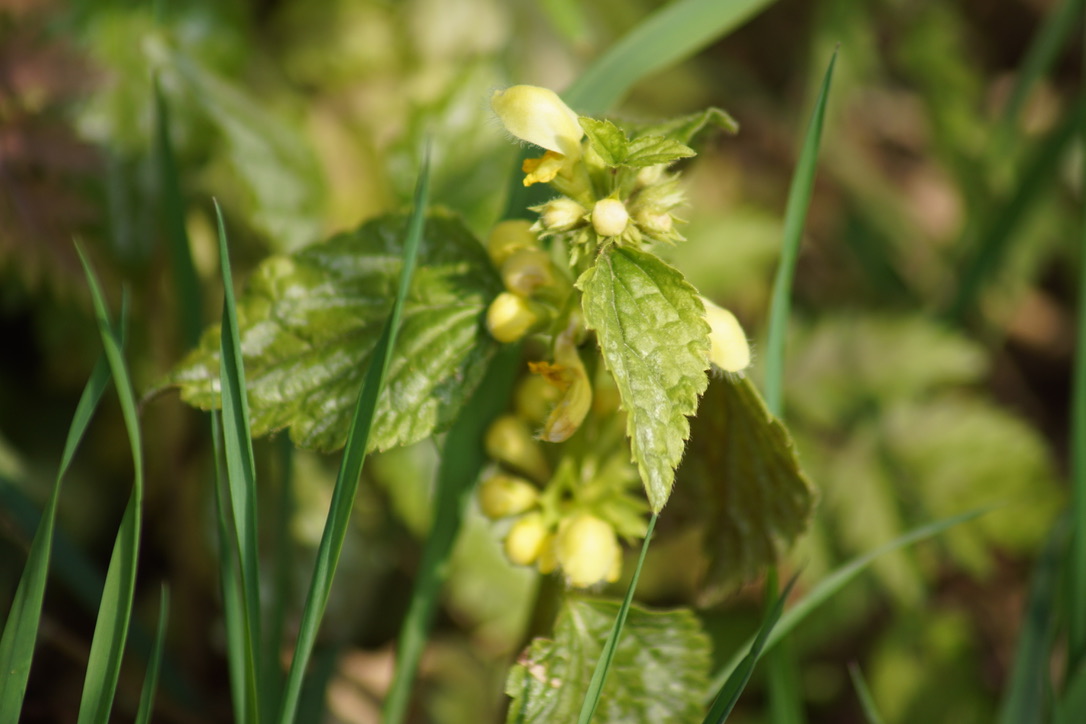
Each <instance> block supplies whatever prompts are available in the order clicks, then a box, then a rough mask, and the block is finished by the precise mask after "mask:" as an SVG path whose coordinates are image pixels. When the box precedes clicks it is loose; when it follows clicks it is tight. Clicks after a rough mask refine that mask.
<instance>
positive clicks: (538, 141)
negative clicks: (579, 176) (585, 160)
mask: <svg viewBox="0 0 1086 724" xmlns="http://www.w3.org/2000/svg"><path fill="white" fill-rule="evenodd" d="M490 107H491V108H493V109H494V112H495V113H496V114H497V115H498V118H499V119H500V120H501V122H502V125H503V126H505V130H507V131H509V132H510V133H512V134H513V135H514V136H516V137H517V138H519V139H521V140H522V141H527V142H528V143H533V144H535V145H536V146H539V147H540V148H542V149H545V150H546V153H544V154H543V155H542V156H540V157H539V158H529V159H525V161H524V164H523V165H522V166H521V170H522V171H524V173H525V176H524V185H525V186H531V185H532V184H537V183H548V182H550V181H553V180H554V179H555V178H556V177H557V176H558V175H559V174H567V175H568V173H569V171H570V170H571V169H572V167H573V165H574V164H575V163H576V162H577V161H579V160H580V158H581V139H582V138H584V129H583V128H581V124H580V123H579V122H578V120H577V114H576V113H574V112H573V110H572V109H571V108H570V107H569V106H567V105H566V104H565V103H563V102H562V99H561V98H559V97H558V94H557V93H555V92H554V91H552V90H550V89H549V88H540V87H538V86H534V85H515V86H513V87H511V88H506V89H505V90H503V91H501V90H499V91H494V95H493V96H491V98H490Z"/></svg>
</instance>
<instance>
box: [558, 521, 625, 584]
mask: <svg viewBox="0 0 1086 724" xmlns="http://www.w3.org/2000/svg"><path fill="white" fill-rule="evenodd" d="M555 552H556V553H557V556H558V562H559V563H560V564H561V566H562V570H563V571H564V572H565V574H566V580H567V581H569V584H570V585H571V586H573V587H574V588H588V587H589V586H594V585H596V584H597V583H601V582H603V581H608V580H617V579H618V574H619V572H620V570H621V565H622V563H621V560H622V559H621V556H622V549H621V548H619V545H618V538H617V537H616V536H615V529H614V528H613V527H611V524H610V523H608V522H606V521H603V520H600V519H599V518H597V517H596V516H594V515H589V514H588V513H579V514H577V515H576V516H574V517H572V518H566V519H565V520H563V521H562V523H561V526H560V527H559V529H558V540H557V543H556V546H555ZM616 562H617V565H616Z"/></svg>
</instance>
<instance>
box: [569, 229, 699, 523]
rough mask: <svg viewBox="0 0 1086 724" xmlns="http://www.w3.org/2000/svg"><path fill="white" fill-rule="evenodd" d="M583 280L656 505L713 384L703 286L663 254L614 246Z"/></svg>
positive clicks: (591, 319)
mask: <svg viewBox="0 0 1086 724" xmlns="http://www.w3.org/2000/svg"><path fill="white" fill-rule="evenodd" d="M577 285H578V286H579V287H580V288H581V290H582V291H583V292H584V298H583V308H584V316H585V322H586V323H587V324H588V327H589V328H590V329H594V330H596V334H597V336H598V338H599V343H600V349H601V350H602V351H603V359H604V361H605V362H606V364H607V368H608V369H609V370H610V371H611V374H612V375H614V378H615V382H616V383H617V384H618V389H619V394H620V396H621V398H622V405H623V407H625V408H626V411H627V413H628V417H627V426H626V432H627V434H628V435H629V436H630V438H631V448H632V451H633V458H634V460H635V461H636V462H637V466H638V469H639V470H640V472H641V479H642V481H643V482H644V484H645V491H646V493H647V494H648V498H649V503H650V504H651V505H652V509H653V511H657V512H658V511H659V510H660V509H661V508H663V507H664V504H665V503H667V499H668V496H669V495H670V494H671V484H672V482H673V481H674V479H675V466H677V465H678V464H679V460H680V459H681V458H682V455H683V448H684V442H685V440H686V438H687V437H688V435H689V432H690V423H689V421H688V420H687V419H686V418H687V416H688V415H692V414H694V412H695V410H697V406H698V395H700V394H701V393H702V391H704V390H705V386H706V385H707V384H708V377H707V375H706V369H707V368H708V366H709V362H708V355H709V325H708V324H707V323H706V322H705V319H704V317H703V315H704V311H705V308H704V306H703V305H702V303H701V300H700V299H698V296H697V291H696V290H695V289H694V288H693V287H692V286H690V285H689V284H687V282H686V280H685V279H683V276H682V274H681V273H679V272H678V271H677V270H676V269H674V268H672V267H670V266H668V265H667V264H665V263H664V262H663V261H661V260H660V259H659V258H657V257H655V256H653V255H652V254H649V253H648V252H644V251H640V250H638V249H632V248H620V247H614V246H612V247H610V248H608V249H607V250H605V251H604V252H603V253H602V254H601V255H600V257H599V260H598V261H597V263H596V265H595V266H594V267H592V268H591V269H589V270H588V271H587V272H585V273H584V274H583V275H582V276H581V278H580V279H579V280H578V282H577Z"/></svg>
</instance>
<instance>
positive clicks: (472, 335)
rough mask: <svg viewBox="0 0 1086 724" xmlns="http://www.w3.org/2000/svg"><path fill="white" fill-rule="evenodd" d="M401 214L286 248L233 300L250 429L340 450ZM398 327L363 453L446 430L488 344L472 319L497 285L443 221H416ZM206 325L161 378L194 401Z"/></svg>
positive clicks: (379, 319)
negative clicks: (414, 263) (415, 264)
mask: <svg viewBox="0 0 1086 724" xmlns="http://www.w3.org/2000/svg"><path fill="white" fill-rule="evenodd" d="M404 223H405V220H404V219H403V218H402V217H386V218H382V219H377V220H374V221H371V222H368V223H367V224H365V225H363V226H362V227H361V228H359V229H358V230H357V231H355V232H351V233H346V234H340V235H337V236H335V237H332V238H331V239H329V240H328V241H326V242H324V243H322V244H318V245H314V246H312V247H309V248H306V249H303V250H302V251H300V252H297V253H296V254H294V255H290V256H274V257H271V258H269V259H268V260H267V261H265V262H264V263H263V264H261V266H260V267H259V268H258V269H257V271H256V272H255V273H254V274H253V276H252V278H251V279H250V281H249V284H248V287H247V289H246V290H245V291H244V292H243V293H242V294H241V296H240V297H239V298H238V319H239V324H240V331H241V345H242V355H243V359H244V364H245V369H246V373H247V377H248V379H249V404H250V408H251V411H252V428H253V433H254V434H255V435H264V434H267V433H270V432H274V431H275V430H279V429H282V428H284V427H290V428H291V438H292V439H293V440H294V441H295V443H296V444H298V445H300V446H302V447H307V448H316V449H318V450H335V449H337V448H339V447H342V446H343V441H344V439H345V438H346V435H347V426H348V424H349V422H350V413H351V410H352V409H353V405H354V402H355V399H356V398H357V395H358V390H359V388H360V387H361V384H362V377H363V375H364V374H365V371H366V367H367V364H368V361H369V360H370V358H371V356H372V352H373V349H374V346H375V345H376V343H377V338H378V336H379V334H380V331H381V327H382V325H383V324H384V321H385V319H386V318H387V316H388V312H389V309H390V308H391V305H392V291H393V290H394V288H395V283H396V279H397V276H398V274H399V271H400V268H401V260H400V259H401V255H402V251H403V246H402V244H403V233H402V232H403V226H404ZM419 265H420V269H419V272H418V274H416V275H415V277H414V279H413V281H412V284H411V288H410V290H409V292H408V299H407V302H406V305H405V308H404V328H403V331H402V333H401V335H400V337H399V341H398V343H397V347H396V350H395V357H394V359H393V362H392V364H391V365H390V367H389V378H388V384H387V385H386V387H385V388H384V391H383V392H382V394H381V397H380V399H379V402H378V408H377V419H376V423H375V427H374V430H373V434H372V435H371V437H370V443H369V446H370V449H371V450H372V449H385V448H389V447H392V446H395V445H406V444H410V443H412V442H416V441H418V440H421V439H423V438H425V437H427V436H429V435H431V434H433V433H435V432H440V431H443V430H444V429H446V428H447V427H448V426H449V425H450V424H451V422H452V421H453V419H455V417H456V414H457V413H458V412H459V410H460V408H461V406H462V405H463V404H464V402H465V401H466V399H467V398H468V396H469V395H470V394H471V392H472V390H474V389H475V386H476V385H477V384H478V382H479V379H480V375H481V374H482V372H483V370H484V369H485V365H486V362H487V360H488V359H489V357H490V355H491V354H492V352H493V349H494V343H493V341H492V340H491V338H490V337H489V335H487V334H486V331H485V330H484V329H483V327H482V326H481V324H480V317H481V315H482V313H483V310H484V309H485V308H486V305H487V304H488V303H489V302H490V300H491V299H492V298H493V296H494V295H495V294H496V292H497V289H498V284H497V275H496V274H495V273H494V271H493V268H492V267H491V266H490V263H489V261H488V260H487V258H486V255H485V253H484V252H483V249H482V247H481V246H480V245H479V243H478V242H477V241H476V240H475V239H474V238H473V237H472V236H471V234H470V233H468V232H467V231H466V230H465V229H464V228H463V226H462V225H461V224H460V223H459V222H458V221H457V220H456V219H454V218H453V217H450V216H434V217H431V218H430V219H429V220H428V223H427V226H426V229H425V232H424V234H423V238H422V242H421V247H420V249H419ZM217 336H218V331H217V329H215V328H213V329H209V330H208V331H207V332H205V334H204V336H203V339H202V340H201V344H200V347H199V348H198V349H197V350H195V351H194V352H192V353H191V354H190V355H189V356H188V357H187V358H186V359H185V360H184V361H183V362H182V364H181V365H180V366H179V367H178V369H176V370H175V371H174V372H172V373H171V374H170V376H169V377H168V378H167V379H166V381H165V383H166V384H173V385H178V386H179V387H180V388H181V394H182V397H183V398H184V399H185V400H186V401H188V402H190V403H191V404H194V405H196V406H198V407H201V408H204V409H211V408H214V407H217V406H218V404H219V394H218V385H217V382H216V377H217V373H216V372H215V370H217V368H218V344H217Z"/></svg>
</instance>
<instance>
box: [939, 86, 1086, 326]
mask: <svg viewBox="0 0 1086 724" xmlns="http://www.w3.org/2000/svg"><path fill="white" fill-rule="evenodd" d="M1083 126H1086V99H1080V100H1079V102H1078V103H1077V104H1076V105H1075V107H1074V108H1072V109H1071V110H1070V112H1069V113H1068V114H1067V118H1066V119H1064V122H1063V123H1061V124H1060V125H1059V126H1057V127H1056V128H1055V129H1054V130H1052V131H1051V132H1050V133H1049V134H1048V135H1047V136H1046V137H1045V138H1043V139H1041V140H1040V141H1039V142H1038V143H1037V145H1036V146H1035V148H1034V149H1033V152H1032V154H1031V156H1030V158H1029V159H1028V161H1027V162H1026V165H1025V168H1024V170H1023V172H1022V174H1021V176H1020V179H1019V182H1018V185H1017V187H1016V188H1015V190H1014V192H1013V193H1012V194H1011V196H1010V198H1008V199H1007V200H1006V201H1005V202H1002V203H998V204H995V206H996V210H995V213H992V214H991V215H990V216H989V217H988V218H987V219H986V220H985V226H984V227H983V228H982V230H981V232H980V234H979V236H978V243H977V244H976V247H975V250H974V252H973V253H972V256H971V258H970V259H968V260H967V262H966V263H965V264H964V265H963V270H962V272H961V274H960V275H959V276H960V278H961V282H960V283H959V284H958V289H957V291H956V293H955V297H954V299H953V301H952V303H951V305H950V308H949V310H948V311H947V316H948V317H949V318H950V319H951V320H952V321H956V322H961V321H962V320H964V319H965V317H966V315H967V314H968V313H969V311H970V310H971V309H972V308H973V306H974V304H975V302H976V298H977V296H979V294H980V292H981V289H982V288H983V286H984V284H986V283H987V282H989V281H990V280H992V279H993V278H995V277H996V276H998V275H997V273H996V272H997V271H998V266H999V263H1000V262H1001V261H1002V260H1003V257H1004V255H1005V254H1006V251H1007V246H1008V245H1009V244H1010V240H1011V237H1012V235H1013V234H1014V231H1015V230H1016V229H1017V228H1018V225H1019V224H1020V223H1021V222H1022V220H1023V219H1024V218H1025V217H1026V214H1027V213H1028V212H1029V210H1030V209H1032V208H1033V205H1034V203H1035V202H1037V201H1038V200H1039V199H1041V198H1043V196H1042V192H1043V191H1044V190H1046V189H1047V188H1048V185H1049V183H1050V182H1051V181H1052V179H1053V178H1055V177H1056V176H1057V174H1056V172H1055V169H1056V166H1057V165H1058V163H1059V161H1060V159H1061V158H1062V157H1063V153H1064V151H1065V149H1066V148H1067V146H1068V145H1069V144H1070V142H1071V139H1073V138H1074V136H1075V132H1076V131H1078V130H1079V129H1081V128H1082V127H1083Z"/></svg>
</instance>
